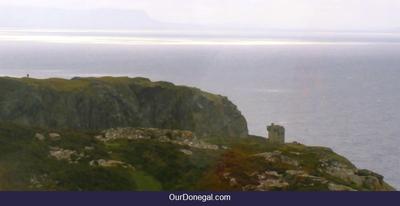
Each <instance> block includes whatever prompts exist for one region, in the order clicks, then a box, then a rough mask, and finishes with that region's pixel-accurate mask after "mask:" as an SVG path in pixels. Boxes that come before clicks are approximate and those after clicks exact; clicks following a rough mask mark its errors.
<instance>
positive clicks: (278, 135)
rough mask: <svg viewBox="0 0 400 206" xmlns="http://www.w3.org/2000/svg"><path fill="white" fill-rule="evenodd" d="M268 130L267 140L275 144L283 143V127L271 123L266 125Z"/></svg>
mask: <svg viewBox="0 0 400 206" xmlns="http://www.w3.org/2000/svg"><path fill="white" fill-rule="evenodd" d="M267 131H268V140H269V141H270V142H271V143H275V144H284V143H285V128H284V127H283V126H280V125H274V123H272V124H271V125H270V126H267Z"/></svg>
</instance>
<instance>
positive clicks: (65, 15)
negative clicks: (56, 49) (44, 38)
mask: <svg viewBox="0 0 400 206" xmlns="http://www.w3.org/2000/svg"><path fill="white" fill-rule="evenodd" d="M0 10H1V11H2V12H1V13H2V15H1V16H0V27H8V28H24V29H174V28H182V27H188V25H180V24H169V23H162V22H159V21H156V20H154V19H152V18H151V17H149V16H148V15H147V13H145V12H144V11H140V10H118V9H93V10H68V9H48V8H30V7H6V8H4V7H3V8H1V7H0Z"/></svg>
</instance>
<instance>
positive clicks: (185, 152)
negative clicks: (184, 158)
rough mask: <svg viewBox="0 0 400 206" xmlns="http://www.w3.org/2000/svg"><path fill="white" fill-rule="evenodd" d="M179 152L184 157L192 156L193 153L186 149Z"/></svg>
mask: <svg viewBox="0 0 400 206" xmlns="http://www.w3.org/2000/svg"><path fill="white" fill-rule="evenodd" d="M180 151H181V152H182V153H183V154H185V155H193V152H192V151H190V150H187V149H181V150H180Z"/></svg>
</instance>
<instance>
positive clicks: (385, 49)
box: [0, 42, 400, 188]
mask: <svg viewBox="0 0 400 206" xmlns="http://www.w3.org/2000/svg"><path fill="white" fill-rule="evenodd" d="M27 73H29V74H30V75H31V76H33V77H40V78H41V77H55V76H57V77H73V76H102V75H113V76H132V77H134V76H144V77H149V78H151V79H153V80H167V81H172V82H174V83H177V84H185V85H191V86H196V87H200V88H201V89H203V90H207V91H210V92H215V93H219V94H223V95H225V96H228V97H229V98H230V99H231V100H232V101H233V102H234V103H235V104H237V105H238V107H239V109H240V110H241V111H242V113H243V114H244V116H245V117H246V119H247V120H248V124H249V129H250V132H251V133H253V134H257V135H263V136H265V135H266V128H265V127H266V125H267V124H269V123H271V122H275V123H279V124H282V125H284V126H285V127H286V129H287V139H288V141H298V142H302V143H304V144H308V145H320V146H326V147H331V148H333V149H334V150H335V151H336V152H338V153H340V154H342V155H344V156H346V157H347V158H349V159H350V160H351V161H352V162H354V163H355V164H356V165H357V166H358V167H361V168H368V169H371V170H374V171H376V172H378V173H381V174H383V175H384V176H385V179H386V180H387V181H388V182H389V183H391V184H392V185H394V186H396V187H397V188H400V175H399V172H400V158H399V157H400V149H399V148H400V138H399V136H400V108H399V106H400V92H399V91H400V81H399V78H400V44H388V43H381V44H379V43H376V44H338V45H335V44H329V45H318V44H315V45H264V46H237V45H236V46H232V45H231V46H193V45H192V46H188V45H186V46H184V45H181V46H171V45H170V46H167V45H163V46H134V45H130V46H124V45H119V46H117V45H86V44H51V43H27V42H19V43H15V42H14V43H11V42H2V43H0V75H10V76H24V75H26V74H27Z"/></svg>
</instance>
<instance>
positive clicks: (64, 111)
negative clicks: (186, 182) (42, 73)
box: [0, 77, 248, 137]
mask: <svg viewBox="0 0 400 206" xmlns="http://www.w3.org/2000/svg"><path fill="white" fill-rule="evenodd" d="M0 105H1V106H0V121H8V122H14V123H18V124H21V125H25V126H39V127H43V128H58V129H60V128H61V129H63V128H64V129H65V128H70V129H79V130H100V129H107V128H112V127H121V126H130V127H156V128H166V129H167V128H168V129H182V130H191V131H193V132H195V133H196V134H197V135H198V136H231V137H233V136H234V137H246V136H247V134H248V131H247V123H246V120H245V118H244V117H243V116H242V115H241V113H240V111H238V109H237V108H236V106H235V105H234V104H233V103H232V102H230V101H229V100H228V99H227V98H226V97H223V96H220V95H214V94H210V93H207V92H203V91H201V90H199V89H196V88H190V87H185V86H175V85H174V84H172V83H168V82H152V81H150V80H148V79H145V78H127V77H120V78H114V77H102V78H74V79H72V80H65V79H45V80H39V79H31V78H22V79H17V78H0Z"/></svg>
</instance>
